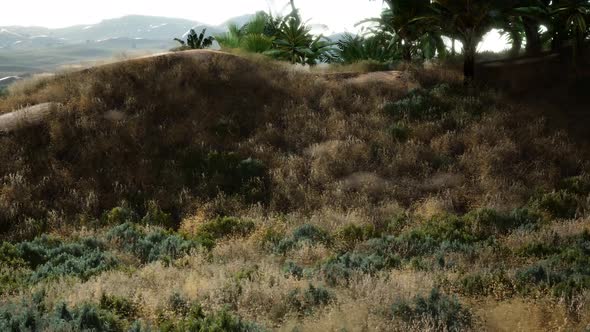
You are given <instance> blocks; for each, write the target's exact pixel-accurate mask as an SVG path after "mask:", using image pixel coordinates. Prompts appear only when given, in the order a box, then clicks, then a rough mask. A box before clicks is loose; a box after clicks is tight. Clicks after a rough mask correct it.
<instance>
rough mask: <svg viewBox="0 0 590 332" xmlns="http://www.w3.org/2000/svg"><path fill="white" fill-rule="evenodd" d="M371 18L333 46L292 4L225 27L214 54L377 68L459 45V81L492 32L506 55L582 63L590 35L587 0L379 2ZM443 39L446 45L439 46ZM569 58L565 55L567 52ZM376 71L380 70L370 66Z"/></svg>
mask: <svg viewBox="0 0 590 332" xmlns="http://www.w3.org/2000/svg"><path fill="white" fill-rule="evenodd" d="M383 2H384V3H385V4H386V8H385V9H384V11H383V13H382V14H381V16H380V17H378V18H372V19H367V20H364V21H362V22H359V24H367V25H366V27H367V29H366V30H365V32H364V33H363V35H352V34H345V35H344V37H342V38H341V39H340V40H338V41H330V40H327V39H325V38H324V37H323V36H321V35H320V36H317V37H314V36H313V35H312V34H311V33H310V30H311V28H310V27H309V26H307V25H306V23H305V21H303V19H302V17H301V15H300V14H299V11H298V9H297V8H296V7H295V3H294V1H291V7H292V11H291V13H290V14H288V15H287V16H285V17H273V16H272V15H269V14H266V13H264V12H260V13H258V14H257V15H256V17H255V18H253V19H252V20H251V21H250V22H248V23H247V24H245V25H244V26H242V27H238V26H236V25H230V26H229V32H228V33H226V34H225V35H223V36H218V37H217V40H218V41H219V43H220V45H221V47H222V48H225V49H235V48H240V49H243V50H246V51H248V52H255V53H264V54H267V55H269V56H272V57H274V58H276V59H280V60H286V61H290V62H291V63H299V64H307V65H315V64H317V63H319V62H327V63H344V64H351V63H356V62H361V61H367V60H370V61H374V62H377V63H381V64H383V65H391V64H392V63H395V62H399V61H401V60H403V61H421V60H425V59H433V58H438V59H445V58H447V57H449V56H451V57H454V56H455V55H456V48H455V41H459V42H460V43H461V45H462V52H461V58H462V59H463V62H464V66H463V67H464V76H465V79H466V80H467V81H471V80H473V78H474V75H475V61H476V56H477V49H478V45H479V44H480V43H481V42H482V40H483V38H484V36H485V34H486V33H488V32H489V31H490V30H492V29H499V30H500V31H501V32H502V34H504V35H505V36H507V38H508V40H509V41H510V42H511V44H512V50H511V52H510V54H511V55H512V56H516V55H519V54H520V53H521V50H522V49H523V45H526V47H525V53H526V54H527V55H531V56H534V55H539V54H540V53H542V52H543V51H545V50H551V51H552V52H561V53H566V55H568V56H571V57H573V58H574V60H573V61H574V62H579V61H581V60H583V53H584V51H585V49H586V48H587V40H588V36H589V35H590V28H589V25H588V24H587V23H588V20H589V19H590V2H589V1H587V0H559V1H549V0H547V1H545V0H519V1H512V0H511V1H504V0H497V1H488V0H481V1H479V0H478V1H473V0H450V1H443V0H440V1H439V0H436V1H430V0H385V1H383ZM445 38H446V39H447V40H450V41H451V45H452V46H451V47H450V50H449V45H447V44H445ZM570 53H571V54H570ZM376 68H384V66H381V67H378V66H377V67H376Z"/></svg>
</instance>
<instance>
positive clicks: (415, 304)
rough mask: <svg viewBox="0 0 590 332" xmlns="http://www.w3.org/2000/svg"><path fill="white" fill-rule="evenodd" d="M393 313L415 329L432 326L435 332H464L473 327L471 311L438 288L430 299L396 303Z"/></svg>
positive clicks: (415, 299) (420, 297) (392, 308)
mask: <svg viewBox="0 0 590 332" xmlns="http://www.w3.org/2000/svg"><path fill="white" fill-rule="evenodd" d="M391 312H392V314H393V318H394V319H399V320H401V321H403V322H405V323H408V324H411V325H412V326H414V327H415V326H416V325H418V326H421V327H422V328H427V327H429V326H431V327H433V328H434V330H435V331H463V330H465V329H467V328H469V327H470V326H471V325H472V315H471V313H470V312H469V310H467V309H465V308H463V306H462V305H461V304H460V303H459V301H458V300H457V298H450V297H448V296H446V295H444V294H442V293H440V291H439V290H438V289H436V288H435V289H432V291H431V292H430V295H429V296H428V297H422V296H417V297H415V298H414V299H413V300H412V301H403V300H402V301H398V302H396V303H394V304H393V305H392V307H391ZM431 324H432V325H431Z"/></svg>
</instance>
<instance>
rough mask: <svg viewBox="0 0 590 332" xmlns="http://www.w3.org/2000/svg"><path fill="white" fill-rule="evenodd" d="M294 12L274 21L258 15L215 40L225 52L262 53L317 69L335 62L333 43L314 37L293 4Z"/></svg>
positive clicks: (261, 13) (274, 18)
mask: <svg viewBox="0 0 590 332" xmlns="http://www.w3.org/2000/svg"><path fill="white" fill-rule="evenodd" d="M290 5H291V12H290V13H289V14H288V15H286V16H284V17H273V16H272V15H270V14H267V13H265V12H259V13H257V14H256V16H255V17H254V18H253V19H252V20H250V21H249V22H248V23H246V24H245V25H243V26H242V27H238V26H237V25H235V24H230V26H229V29H228V30H229V31H228V32H227V33H225V34H223V35H221V36H216V37H215V38H216V40H217V42H218V43H219V44H220V45H221V47H223V48H241V49H244V50H246V51H249V52H255V53H263V54H266V55H268V56H271V57H273V58H276V59H279V60H284V61H289V62H291V63H293V64H302V65H311V66H313V65H315V64H317V63H319V62H330V61H331V60H332V53H331V47H332V45H333V44H332V43H331V42H330V41H329V40H327V39H326V38H324V37H323V36H321V35H320V36H314V35H313V34H312V33H311V27H310V26H309V25H308V24H307V23H306V22H305V21H303V19H302V17H301V15H300V13H299V10H298V9H297V7H296V6H295V2H294V0H290Z"/></svg>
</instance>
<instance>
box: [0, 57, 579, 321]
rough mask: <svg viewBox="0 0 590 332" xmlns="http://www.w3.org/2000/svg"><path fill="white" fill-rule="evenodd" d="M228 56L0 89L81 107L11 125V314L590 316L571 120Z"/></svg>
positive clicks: (429, 77)
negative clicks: (563, 127) (564, 123)
mask: <svg viewBox="0 0 590 332" xmlns="http://www.w3.org/2000/svg"><path fill="white" fill-rule="evenodd" d="M213 54H215V57H213V58H211V59H210V60H208V61H202V60H195V59H192V58H190V57H183V56H167V57H158V58H154V59H143V60H137V61H131V62H126V63H123V64H114V65H109V66H104V67H98V68H93V69H90V70H87V71H85V72H82V73H71V74H66V75H61V76H58V77H55V78H51V79H45V80H42V81H37V82H30V83H28V85H26V84H21V85H20V88H19V89H16V88H13V89H11V90H10V94H9V95H8V96H6V97H4V98H3V99H1V100H0V110H2V111H7V110H10V109H12V108H14V107H15V105H20V104H27V103H31V104H32V103H40V102H44V101H47V100H52V101H57V102H61V103H62V104H63V106H62V110H63V112H60V113H59V114H56V116H55V117H54V118H52V119H51V120H50V121H49V122H48V123H46V124H42V125H39V126H37V127H34V128H29V129H22V130H20V131H17V132H14V133H12V134H10V135H5V136H2V137H0V155H1V157H2V159H3V160H4V162H3V163H2V164H1V165H0V171H1V174H3V176H2V180H1V182H0V225H1V230H2V232H1V236H2V238H3V240H4V242H3V244H2V246H1V247H0V281H1V285H2V286H1V287H0V292H1V293H2V294H3V299H4V300H2V304H1V306H0V311H1V312H2V315H0V326H10V327H11V328H14V329H17V330H18V329H20V330H26V329H27V328H28V329H33V330H34V329H37V330H47V329H58V327H59V328H62V329H66V330H67V329H95V330H114V331H126V330H133V331H137V330H139V331H144V330H164V331H176V330H178V331H182V330H199V329H201V330H213V331H217V330H228V329H229V330H238V331H254V330H264V329H275V328H282V329H293V328H297V329H301V330H317V329H328V330H329V329H340V328H346V329H352V330H354V329H358V328H360V325H359V324H360V323H361V322H366V323H363V324H365V325H363V326H366V327H367V328H368V329H371V330H391V329H392V328H393V329H398V330H405V329H422V330H434V331H440V330H480V329H483V328H487V329H496V328H502V326H503V327H504V328H507V329H510V328H514V325H509V324H510V322H514V321H515V320H516V321H518V322H519V324H521V323H522V324H528V325H527V326H529V327H530V328H531V329H552V328H558V327H562V328H566V329H578V328H580V327H583V326H586V324H588V323H589V322H590V315H589V314H588V310H587V308H588V307H587V305H588V303H589V301H590V300H589V298H588V297H587V294H588V292H589V289H590V281H589V280H590V270H588V268H587V266H588V263H589V262H588V259H587V256H588V254H589V253H588V252H587V251H588V243H589V241H590V235H588V234H589V233H588V232H589V231H590V230H589V229H588V226H589V225H588V197H590V176H589V175H588V165H587V162H586V161H585V160H587V159H586V158H587V151H585V150H584V149H582V148H581V147H580V146H579V145H577V144H576V142H574V141H572V139H571V138H569V137H568V136H567V135H566V134H565V133H564V132H561V131H560V130H558V129H557V128H555V127H553V126H551V125H550V124H551V123H549V122H547V121H544V120H543V119H542V118H539V115H538V114H537V113H535V112H531V111H530V110H527V109H526V108H520V107H513V106H510V105H509V104H507V103H506V101H505V99H504V98H503V97H502V96H501V95H499V94H497V93H495V92H492V91H488V90H474V89H466V88H464V87H463V85H462V82H461V80H460V78H457V76H449V75H448V74H445V72H444V71H442V70H440V69H433V70H425V69H411V70H410V73H411V76H412V77H411V78H406V80H408V81H407V82H405V83H404V81H403V80H401V79H400V81H396V82H392V83H388V84H386V83H382V84H381V85H375V84H371V83H370V82H368V83H358V82H356V81H355V80H354V78H353V79H347V78H346V77H344V78H339V77H336V78H331V77H330V76H327V78H322V77H319V76H318V75H317V74H313V73H301V72H295V71H292V70H290V69H289V68H285V67H284V66H283V65H280V64H278V63H269V62H268V61H267V60H264V58H258V57H255V58H251V59H247V58H243V57H238V56H233V55H228V54H225V55H224V54H219V53H213ZM195 77H198V79H194V78H195ZM441 77H443V78H444V79H443V78H441ZM412 80H417V81H418V83H420V84H419V85H420V86H421V87H419V88H417V89H413V90H411V91H408V89H407V86H408V85H407V83H409V82H410V81H412ZM164 82H165V83H164ZM416 84H417V83H416ZM115 86H116V87H117V88H116V89H115V88H114V87H115ZM228 91H231V94H228ZM114 112H115V113H116V114H118V115H117V116H116V117H114V116H113V113H114ZM48 197H51V199H48ZM525 309H526V310H527V311H531V312H532V313H531V314H530V315H528V316H526V317H525V318H523V317H521V316H522V315H519V312H521V311H522V310H525ZM548 312H550V314H547V313H548ZM541 316H543V317H544V319H543V320H541V319H538V318H539V317H541ZM527 317H528V318H527ZM502 324H504V325H502Z"/></svg>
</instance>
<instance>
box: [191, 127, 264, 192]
mask: <svg viewBox="0 0 590 332" xmlns="http://www.w3.org/2000/svg"><path fill="white" fill-rule="evenodd" d="M216 130H217V131H219V130H222V131H224V132H226V131H228V130H229V131H231V130H232V129H231V128H225V127H224V128H221V127H219V128H217V129H216ZM220 134H221V135H225V133H220ZM183 169H184V170H185V178H186V181H187V182H188V183H194V184H195V185H197V186H198V187H200V188H201V190H202V191H203V192H204V193H207V194H208V195H209V196H210V197H214V196H217V195H218V194H219V193H225V194H228V195H240V196H242V197H243V198H244V199H245V200H246V201H247V202H249V203H254V202H267V201H268V199H269V198H270V179H269V176H268V170H267V168H266V166H265V165H264V164H263V163H262V162H261V161H259V160H256V159H252V158H247V159H244V158H242V157H240V156H239V155H238V154H236V153H233V152H215V151H212V152H207V153H203V152H202V151H200V150H195V151H189V152H188V153H187V154H186V156H185V159H184V161H183ZM203 179H206V181H203Z"/></svg>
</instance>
